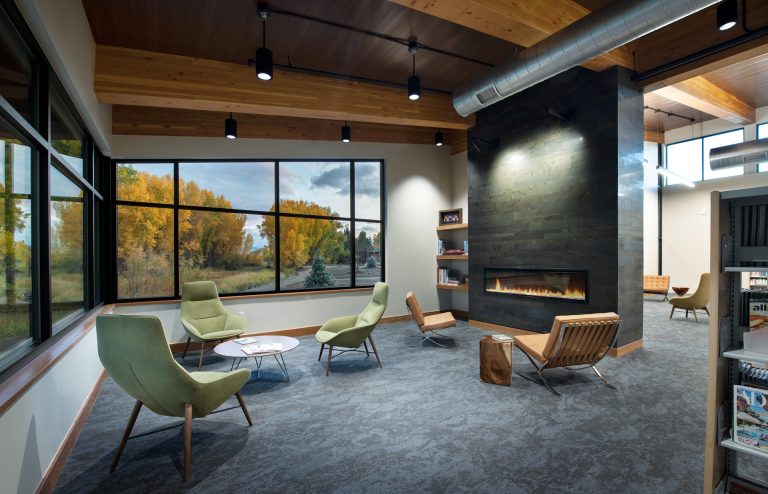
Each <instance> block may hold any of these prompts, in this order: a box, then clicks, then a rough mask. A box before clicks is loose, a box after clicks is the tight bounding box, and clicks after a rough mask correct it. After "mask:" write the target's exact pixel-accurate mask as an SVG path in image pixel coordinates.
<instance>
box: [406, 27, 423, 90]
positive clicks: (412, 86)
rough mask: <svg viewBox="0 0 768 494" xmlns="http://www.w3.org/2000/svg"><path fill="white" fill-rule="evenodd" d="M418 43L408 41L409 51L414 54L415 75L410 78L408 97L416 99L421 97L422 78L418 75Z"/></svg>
mask: <svg viewBox="0 0 768 494" xmlns="http://www.w3.org/2000/svg"><path fill="white" fill-rule="evenodd" d="M418 48H419V45H418V43H416V42H415V41H411V42H410V43H408V51H409V52H410V53H411V54H412V55H413V75H412V76H411V77H409V78H408V99H410V100H411V101H416V100H417V99H419V98H420V97H421V79H419V76H417V75H416V50H417V49H418Z"/></svg>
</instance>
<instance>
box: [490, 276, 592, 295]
mask: <svg viewBox="0 0 768 494" xmlns="http://www.w3.org/2000/svg"><path fill="white" fill-rule="evenodd" d="M485 291H486V292H489V293H501V294H504V295H514V296H520V297H537V298H556V299H563V300H572V301H576V302H586V301H587V272H586V271H575V270H567V269H516V268H504V269H497V268H486V269H485Z"/></svg>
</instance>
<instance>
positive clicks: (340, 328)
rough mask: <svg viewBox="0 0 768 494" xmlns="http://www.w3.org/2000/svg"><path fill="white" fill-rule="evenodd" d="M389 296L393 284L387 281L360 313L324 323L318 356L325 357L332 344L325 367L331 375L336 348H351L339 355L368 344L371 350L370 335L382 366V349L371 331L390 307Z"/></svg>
mask: <svg viewBox="0 0 768 494" xmlns="http://www.w3.org/2000/svg"><path fill="white" fill-rule="evenodd" d="M388 296H389V287H388V286H387V284H386V283H382V282H378V283H376V285H375V286H374V287H373V297H372V298H371V303H369V304H368V307H366V308H365V310H364V311H363V312H361V313H360V315H359V316H345V317H336V318H334V319H330V320H328V321H326V323H325V324H323V325H322V327H321V328H320V330H319V331H318V332H317V334H315V338H316V339H317V341H319V342H320V343H321V345H320V355H318V356H317V361H318V362H319V361H320V359H321V358H322V356H323V349H324V348H325V345H328V365H327V366H326V368H325V375H326V376H327V375H328V374H329V373H330V372H331V359H332V358H333V356H334V355H333V348H334V347H342V348H347V350H341V351H337V353H336V356H339V355H341V354H342V353H345V352H350V351H361V350H357V349H358V348H360V345H363V346H365V353H366V354H367V355H370V353H369V352H368V345H367V344H366V343H365V340H366V338H367V339H368V340H369V341H370V342H371V348H372V349H373V353H374V355H376V361H377V362H378V363H379V367H381V359H380V358H379V352H378V351H376V344H375V343H374V342H373V336H372V335H371V333H372V332H373V329H374V328H375V327H376V324H378V323H379V319H381V315H382V314H384V310H385V309H386V308H387V297H388Z"/></svg>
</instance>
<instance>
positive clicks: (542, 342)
mask: <svg viewBox="0 0 768 494" xmlns="http://www.w3.org/2000/svg"><path fill="white" fill-rule="evenodd" d="M548 339H549V334H526V335H519V336H515V346H517V347H518V348H520V349H521V350H523V351H524V352H525V353H527V354H528V355H530V356H531V357H533V358H535V359H536V360H538V361H539V362H541V363H542V364H545V363H546V362H547V359H545V358H544V347H546V346H547V340H548Z"/></svg>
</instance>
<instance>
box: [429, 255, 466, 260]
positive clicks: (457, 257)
mask: <svg viewBox="0 0 768 494" xmlns="http://www.w3.org/2000/svg"><path fill="white" fill-rule="evenodd" d="M437 260H438V261H468V260H469V254H455V255H445V254H444V255H442V256H437Z"/></svg>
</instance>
